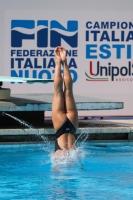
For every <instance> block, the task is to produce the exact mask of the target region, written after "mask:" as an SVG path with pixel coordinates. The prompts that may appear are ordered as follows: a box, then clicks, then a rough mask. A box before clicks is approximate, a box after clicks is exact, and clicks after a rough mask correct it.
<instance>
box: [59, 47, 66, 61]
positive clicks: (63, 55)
mask: <svg viewBox="0 0 133 200" xmlns="http://www.w3.org/2000/svg"><path fill="white" fill-rule="evenodd" d="M59 52H60V57H61V60H62V61H65V60H66V49H64V48H63V47H61V46H60V47H59Z"/></svg>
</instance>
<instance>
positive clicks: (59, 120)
mask: <svg viewBox="0 0 133 200" xmlns="http://www.w3.org/2000/svg"><path fill="white" fill-rule="evenodd" d="M54 53H55V63H56V66H55V73H54V97H53V101H52V121H53V126H54V130H55V136H56V140H55V153H56V154H57V155H59V156H62V155H63V152H64V150H65V151H66V150H71V149H75V148H76V144H75V142H76V138H77V136H76V129H77V128H78V112H77V108H76V103H75V100H74V96H73V83H72V77H71V74H70V71H69V68H68V65H67V59H66V50H65V49H64V48H63V47H61V46H58V47H56V48H55V50H54ZM61 65H63V70H64V73H63V75H62V74H61ZM63 85H64V89H63Z"/></svg>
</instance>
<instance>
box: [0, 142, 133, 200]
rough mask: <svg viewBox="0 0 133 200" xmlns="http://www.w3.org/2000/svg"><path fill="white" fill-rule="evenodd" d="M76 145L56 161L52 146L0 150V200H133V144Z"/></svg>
mask: <svg viewBox="0 0 133 200" xmlns="http://www.w3.org/2000/svg"><path fill="white" fill-rule="evenodd" d="M78 146H79V147H78V149H77V150H76V151H72V152H70V153H68V152H66V158H62V159H58V158H56V157H55V156H54V154H53V150H54V143H50V144H49V143H47V144H19V145H0V199H1V200H6V199H7V200H10V199H11V200H16V199H17V200H18V199H21V200H26V199H28V200H30V199H36V200H41V199H42V200H44V199H48V200H49V199H61V200H68V199H72V200H73V199H80V200H82V199H83V200H85V199H87V200H88V199H102V200H103V199H106V200H107V199H111V200H116V199H120V200H130V199H131V200H132V199H133V143H104V144H102V143H91V142H84V143H79V144H78Z"/></svg>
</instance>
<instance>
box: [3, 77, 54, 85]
mask: <svg viewBox="0 0 133 200" xmlns="http://www.w3.org/2000/svg"><path fill="white" fill-rule="evenodd" d="M0 82H19V83H29V82H34V83H42V82H46V83H47V82H54V80H53V79H39V78H19V77H10V76H0Z"/></svg>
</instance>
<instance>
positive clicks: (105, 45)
mask: <svg viewBox="0 0 133 200" xmlns="http://www.w3.org/2000/svg"><path fill="white" fill-rule="evenodd" d="M131 16H132V14H131V13H130V14H129V13H124V12H119V13H118V12H85V11H81V12H76V11H73V12H67V11H61V12H59V11H47V12H46V11H41V10H38V11H30V10H29V11H28V10H23V11H22V10H12V11H11V10H7V11H6V14H5V75H9V76H17V77H25V78H28V77H29V78H50V79H53V77H54V69H55V61H54V48H55V47H56V46H60V45H61V46H63V47H65V48H66V49H67V60H68V66H69V68H70V71H71V74H72V78H73V83H74V93H77V94H90V93H94V94H97V97H99V96H100V94H105V95H106V94H111V93H113V94H117V95H118V94H120V93H130V94H133V91H132V89H131V88H132V85H133V64H132V57H133V53H132V52H133V51H132V48H133V44H132V41H133V22H132V20H131V19H132V17H131ZM62 73H63V70H62ZM5 85H6V86H7V87H10V88H11V90H12V93H44V92H45V93H51V92H53V83H47V84H26V83H7V84H5ZM100 97H101V96H100ZM117 99H118V98H117ZM114 100H115V99H114ZM121 101H122V100H121Z"/></svg>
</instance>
